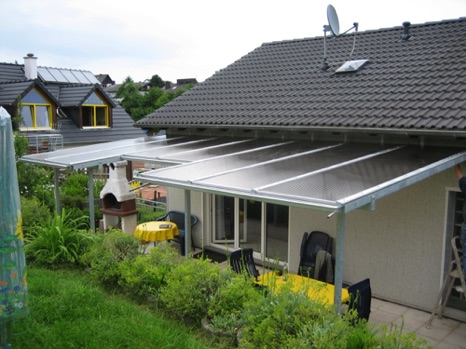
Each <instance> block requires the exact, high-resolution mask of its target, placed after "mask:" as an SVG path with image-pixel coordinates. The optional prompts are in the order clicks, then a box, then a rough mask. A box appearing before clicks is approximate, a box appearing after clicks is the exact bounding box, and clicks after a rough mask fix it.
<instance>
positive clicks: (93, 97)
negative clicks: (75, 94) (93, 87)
mask: <svg viewBox="0 0 466 349" xmlns="http://www.w3.org/2000/svg"><path fill="white" fill-rule="evenodd" d="M83 104H99V105H104V104H105V103H104V102H103V101H102V100H101V99H100V97H99V96H97V95H96V94H95V93H92V94H91V95H90V96H89V97H88V98H87V99H86V100H85V101H84V103H83Z"/></svg>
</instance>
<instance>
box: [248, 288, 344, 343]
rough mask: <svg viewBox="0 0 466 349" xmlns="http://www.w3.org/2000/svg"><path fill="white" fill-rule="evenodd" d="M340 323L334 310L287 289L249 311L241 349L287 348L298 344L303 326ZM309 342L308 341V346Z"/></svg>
mask: <svg viewBox="0 0 466 349" xmlns="http://www.w3.org/2000/svg"><path fill="white" fill-rule="evenodd" d="M338 321H343V320H341V319H340V318H339V317H338V315H337V314H336V312H335V311H334V310H333V308H331V307H325V306H322V304H321V303H319V302H317V301H312V300H310V299H309V297H308V296H307V294H306V293H304V292H302V293H295V292H293V291H291V290H290V289H287V288H284V289H282V290H281V291H280V292H279V293H273V292H272V293H270V294H269V295H268V296H267V297H266V298H262V299H261V301H260V302H257V303H255V304H252V305H249V306H248V307H247V308H246V311H245V314H244V318H243V326H244V327H243V331H242V337H241V345H240V347H241V348H266V347H267V348H269V347H270V348H285V347H286V345H287V343H289V342H290V341H292V340H293V343H294V345H298V343H299V340H298V339H297V338H296V337H297V335H298V334H299V333H302V332H303V331H304V328H305V327H304V326H315V324H316V323H337V322H338ZM308 332H309V331H308ZM309 343H310V339H309V338H307V345H308V346H307V347H309ZM311 343H312V342H311ZM311 347H312V346H311Z"/></svg>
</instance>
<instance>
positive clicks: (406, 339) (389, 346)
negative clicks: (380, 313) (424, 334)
mask: <svg viewBox="0 0 466 349" xmlns="http://www.w3.org/2000/svg"><path fill="white" fill-rule="evenodd" d="M403 326H404V325H402V326H401V327H397V326H395V325H391V326H390V327H388V326H387V325H381V326H380V327H379V333H378V336H376V337H375V346H374V347H376V348H380V349H426V348H430V347H429V346H428V345H427V341H426V340H425V339H421V338H417V337H416V335H415V334H414V333H412V332H405V333H404V332H403Z"/></svg>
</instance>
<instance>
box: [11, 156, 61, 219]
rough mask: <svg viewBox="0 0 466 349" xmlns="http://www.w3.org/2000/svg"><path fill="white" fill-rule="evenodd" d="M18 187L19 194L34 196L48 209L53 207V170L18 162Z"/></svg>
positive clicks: (51, 209)
mask: <svg viewBox="0 0 466 349" xmlns="http://www.w3.org/2000/svg"><path fill="white" fill-rule="evenodd" d="M17 170H18V187H19V192H20V194H21V196H25V197H28V198H32V197H35V198H37V199H39V201H41V202H42V203H43V204H45V205H46V206H47V207H48V208H49V209H50V211H53V210H54V209H55V189H54V188H55V185H54V179H53V171H52V170H50V169H49V168H45V167H42V166H38V165H33V164H28V163H23V162H19V163H18V164H17Z"/></svg>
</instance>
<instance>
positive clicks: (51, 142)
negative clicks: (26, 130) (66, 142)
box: [26, 133, 63, 154]
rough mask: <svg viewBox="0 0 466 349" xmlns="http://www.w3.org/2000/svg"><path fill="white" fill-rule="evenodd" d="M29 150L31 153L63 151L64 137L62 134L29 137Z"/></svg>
mask: <svg viewBox="0 0 466 349" xmlns="http://www.w3.org/2000/svg"><path fill="white" fill-rule="evenodd" d="M26 137H27V138H28V141H29V150H30V152H31V153H36V154H37V153H45V152H49V151H54V150H57V149H63V136H62V135H61V134H55V133H51V134H37V135H27V136H26Z"/></svg>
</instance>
